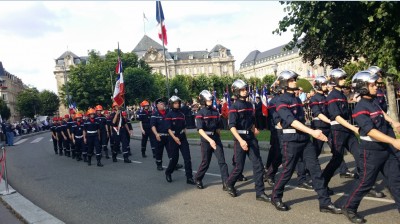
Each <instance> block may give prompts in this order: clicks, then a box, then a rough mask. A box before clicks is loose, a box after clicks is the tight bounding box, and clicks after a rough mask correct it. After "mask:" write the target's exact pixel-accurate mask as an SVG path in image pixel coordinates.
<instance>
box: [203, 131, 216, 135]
mask: <svg viewBox="0 0 400 224" xmlns="http://www.w3.org/2000/svg"><path fill="white" fill-rule="evenodd" d="M204 133H206V135H215V132H213V131H204Z"/></svg>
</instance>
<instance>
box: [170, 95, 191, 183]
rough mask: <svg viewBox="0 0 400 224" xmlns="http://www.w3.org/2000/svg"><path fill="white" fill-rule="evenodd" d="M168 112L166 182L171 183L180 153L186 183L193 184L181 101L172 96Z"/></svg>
mask: <svg viewBox="0 0 400 224" xmlns="http://www.w3.org/2000/svg"><path fill="white" fill-rule="evenodd" d="M168 101H169V106H170V111H169V112H168V114H167V115H166V118H165V120H166V128H167V130H168V134H169V136H168V137H169V140H168V141H169V151H170V160H169V164H168V167H167V169H166V170H165V177H166V179H167V181H168V182H172V177H171V174H172V173H173V172H174V170H175V168H176V165H177V164H178V160H179V151H181V154H182V157H183V160H184V167H185V173H186V183H187V184H195V182H194V180H193V173H192V159H191V157H190V149H189V143H188V141H187V138H186V120H185V115H184V114H183V113H182V111H181V109H180V108H181V99H180V98H179V97H177V96H172V97H171V98H170V99H169V100H168Z"/></svg>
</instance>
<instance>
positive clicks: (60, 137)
mask: <svg viewBox="0 0 400 224" xmlns="http://www.w3.org/2000/svg"><path fill="white" fill-rule="evenodd" d="M57 137H58V150H59V151H60V152H59V153H60V154H61V153H62V152H63V150H64V148H63V140H64V137H63V136H62V134H61V133H57Z"/></svg>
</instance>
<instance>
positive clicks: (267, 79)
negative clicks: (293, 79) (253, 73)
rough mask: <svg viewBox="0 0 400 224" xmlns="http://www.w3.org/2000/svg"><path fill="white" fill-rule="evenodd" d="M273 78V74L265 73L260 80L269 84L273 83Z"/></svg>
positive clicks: (274, 77)
mask: <svg viewBox="0 0 400 224" xmlns="http://www.w3.org/2000/svg"><path fill="white" fill-rule="evenodd" d="M275 80H276V76H275V75H265V76H264V77H263V78H262V80H261V81H262V83H263V84H267V85H269V86H271V84H272V83H274V82H275Z"/></svg>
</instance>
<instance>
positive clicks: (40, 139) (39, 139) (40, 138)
mask: <svg viewBox="0 0 400 224" xmlns="http://www.w3.org/2000/svg"><path fill="white" fill-rule="evenodd" d="M42 139H43V137H39V138H36V139H35V140H33V141H31V143H38V142H40V141H42Z"/></svg>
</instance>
